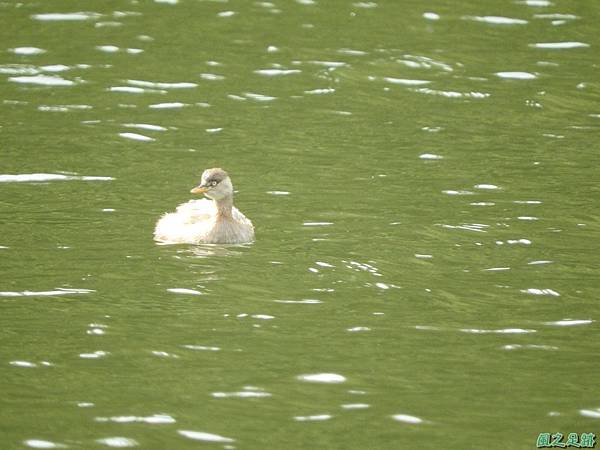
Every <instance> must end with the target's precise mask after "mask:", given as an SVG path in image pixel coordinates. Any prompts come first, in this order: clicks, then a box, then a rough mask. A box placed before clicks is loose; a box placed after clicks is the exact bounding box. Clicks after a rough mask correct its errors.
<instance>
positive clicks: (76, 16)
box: [30, 12, 102, 22]
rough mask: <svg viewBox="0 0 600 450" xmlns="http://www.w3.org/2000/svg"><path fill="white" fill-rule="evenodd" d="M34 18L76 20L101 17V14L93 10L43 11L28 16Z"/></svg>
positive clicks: (50, 20)
mask: <svg viewBox="0 0 600 450" xmlns="http://www.w3.org/2000/svg"><path fill="white" fill-rule="evenodd" d="M30 17H31V18H32V19H34V20H41V21H45V22H56V21H77V20H95V19H98V18H100V17H102V14H99V13H95V12H72V13H43V14H32V15H31V16H30Z"/></svg>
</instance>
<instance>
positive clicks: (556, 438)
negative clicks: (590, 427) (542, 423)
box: [536, 433, 596, 448]
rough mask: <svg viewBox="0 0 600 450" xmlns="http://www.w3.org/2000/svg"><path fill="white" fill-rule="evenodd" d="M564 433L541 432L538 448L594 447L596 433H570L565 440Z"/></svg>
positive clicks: (538, 438)
mask: <svg viewBox="0 0 600 450" xmlns="http://www.w3.org/2000/svg"><path fill="white" fill-rule="evenodd" d="M563 438H564V435H563V434H562V433H540V434H539V435H538V437H537V443H536V446H537V448H567V447H575V448H594V447H595V446H596V435H595V434H594V433H581V435H579V434H577V433H569V434H568V436H567V440H566V441H564V440H563Z"/></svg>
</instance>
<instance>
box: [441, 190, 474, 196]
mask: <svg viewBox="0 0 600 450" xmlns="http://www.w3.org/2000/svg"><path fill="white" fill-rule="evenodd" d="M442 193H443V194H447V195H473V193H472V192H471V191H464V190H462V191H455V190H452V189H447V190H445V191H442Z"/></svg>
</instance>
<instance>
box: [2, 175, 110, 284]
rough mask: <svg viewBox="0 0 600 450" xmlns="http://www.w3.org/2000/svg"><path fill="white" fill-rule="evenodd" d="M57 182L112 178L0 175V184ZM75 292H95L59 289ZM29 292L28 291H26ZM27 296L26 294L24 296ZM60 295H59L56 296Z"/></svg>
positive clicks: (106, 178)
mask: <svg viewBox="0 0 600 450" xmlns="http://www.w3.org/2000/svg"><path fill="white" fill-rule="evenodd" d="M59 180H82V181H111V180H114V178H113V177H90V176H77V175H62V174H57V173H22V174H18V175H0V183H31V182H46V181H59ZM73 291H77V292H79V293H87V292H95V291H92V290H89V289H61V292H71V293H73ZM26 292H29V291H26ZM24 295H27V294H24ZM56 295H60V294H56Z"/></svg>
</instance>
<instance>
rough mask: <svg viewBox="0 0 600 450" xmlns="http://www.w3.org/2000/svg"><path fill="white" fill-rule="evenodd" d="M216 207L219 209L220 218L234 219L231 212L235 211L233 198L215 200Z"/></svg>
mask: <svg viewBox="0 0 600 450" xmlns="http://www.w3.org/2000/svg"><path fill="white" fill-rule="evenodd" d="M215 205H216V207H217V217H218V218H223V219H229V218H231V217H232V215H231V211H232V209H233V196H229V197H225V198H222V199H219V200H215Z"/></svg>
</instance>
